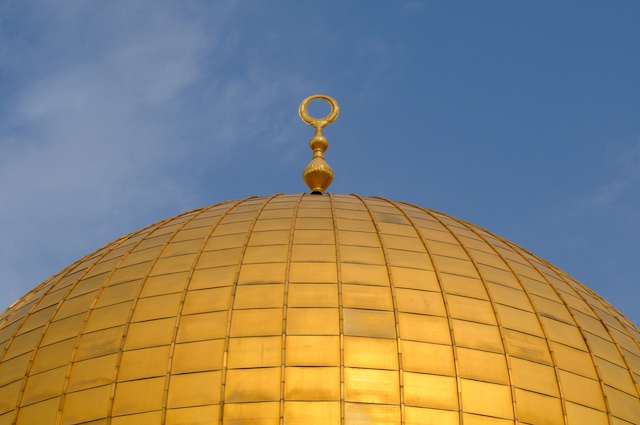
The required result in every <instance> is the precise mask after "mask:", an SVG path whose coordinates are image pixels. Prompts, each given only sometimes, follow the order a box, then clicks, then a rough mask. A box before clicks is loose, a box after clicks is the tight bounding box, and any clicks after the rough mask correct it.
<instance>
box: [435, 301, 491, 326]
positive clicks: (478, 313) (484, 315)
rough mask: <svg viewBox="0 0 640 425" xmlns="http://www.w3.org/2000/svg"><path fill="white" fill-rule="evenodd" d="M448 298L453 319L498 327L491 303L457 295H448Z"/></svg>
mask: <svg viewBox="0 0 640 425" xmlns="http://www.w3.org/2000/svg"><path fill="white" fill-rule="evenodd" d="M446 297H447V303H448V304H449V314H450V315H451V317H452V318H455V319H462V320H469V321H472V322H480V323H487V324H489V325H497V323H496V315H495V312H494V311H493V308H492V306H491V303H490V302H489V301H483V300H477V299H474V298H468V297H460V296H457V295H446Z"/></svg>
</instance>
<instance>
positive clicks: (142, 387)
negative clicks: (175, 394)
mask: <svg viewBox="0 0 640 425" xmlns="http://www.w3.org/2000/svg"><path fill="white" fill-rule="evenodd" d="M164 383H165V378H164V377H162V378H152V379H142V380H139V381H128V382H119V383H118V384H117V385H116V394H115V399H114V402H113V411H112V412H113V415H114V416H119V415H128V414H131V413H138V412H147V411H150V410H160V409H161V408H162V400H163V398H164V397H163V395H164Z"/></svg>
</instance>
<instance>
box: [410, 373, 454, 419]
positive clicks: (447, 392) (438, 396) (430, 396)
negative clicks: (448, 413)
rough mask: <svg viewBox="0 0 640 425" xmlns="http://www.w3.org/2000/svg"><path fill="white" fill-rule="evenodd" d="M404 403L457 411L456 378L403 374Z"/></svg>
mask: <svg viewBox="0 0 640 425" xmlns="http://www.w3.org/2000/svg"><path fill="white" fill-rule="evenodd" d="M402 376H403V381H404V402H405V403H406V404H407V405H409V406H418V407H430V408H434V409H448V410H458V389H457V387H456V378H454V377H450V376H438V375H426V374H422V373H413V372H405V373H404V374H403V375H402Z"/></svg>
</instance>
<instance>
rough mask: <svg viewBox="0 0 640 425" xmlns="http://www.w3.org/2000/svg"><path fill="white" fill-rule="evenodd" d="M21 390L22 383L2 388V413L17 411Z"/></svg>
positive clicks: (0, 408)
mask: <svg viewBox="0 0 640 425" xmlns="http://www.w3.org/2000/svg"><path fill="white" fill-rule="evenodd" d="M21 388H22V381H16V382H14V383H12V384H9V385H5V386H3V387H0V412H2V413H4V412H8V411H10V410H13V409H15V407H16V404H17V403H18V396H19V395H20V389H21Z"/></svg>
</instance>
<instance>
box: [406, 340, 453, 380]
mask: <svg viewBox="0 0 640 425" xmlns="http://www.w3.org/2000/svg"><path fill="white" fill-rule="evenodd" d="M402 366H403V368H404V370H406V371H409V372H420V373H432V374H436V375H450V376H453V375H455V366H454V361H453V349H452V347H451V346H450V345H440V344H427V343H424V342H415V341H402Z"/></svg>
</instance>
